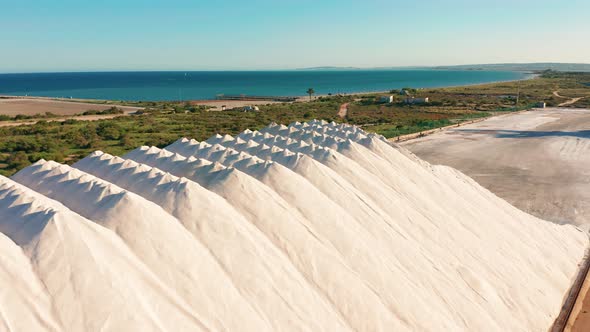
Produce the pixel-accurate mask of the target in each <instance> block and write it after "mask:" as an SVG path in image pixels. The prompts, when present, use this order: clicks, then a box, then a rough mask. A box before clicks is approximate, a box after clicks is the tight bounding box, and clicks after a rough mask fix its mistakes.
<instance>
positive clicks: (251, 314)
mask: <svg viewBox="0 0 590 332" xmlns="http://www.w3.org/2000/svg"><path fill="white" fill-rule="evenodd" d="M15 181H16V182H15ZM25 186H26V187H25ZM587 247H588V236H587V234H585V233H583V232H582V231H580V230H579V229H577V228H576V227H574V226H571V225H557V224H553V223H550V222H547V221H544V220H540V219H538V218H535V217H533V216H530V215H528V214H526V213H524V212H522V211H520V210H518V209H516V208H514V207H513V206H511V205H509V204H508V203H506V202H505V201H504V200H502V199H500V198H498V197H496V196H495V195H494V194H492V193H491V192H489V191H488V190H486V189H484V188H482V187H481V186H479V185H478V184H477V183H475V182H474V181H473V180H471V179H470V178H468V177H466V176H465V175H463V174H462V173H460V172H458V171H456V170H454V169H451V168H448V167H443V166H432V165H430V164H428V163H426V162H424V161H422V160H420V159H418V158H417V157H416V156H414V155H413V154H412V153H410V152H409V151H407V150H405V149H403V148H400V147H398V146H392V145H390V144H389V143H388V142H387V141H386V140H385V139H384V138H383V137H381V136H379V135H375V134H368V133H366V132H364V131H363V130H362V129H360V128H358V127H355V126H350V125H346V124H336V123H327V122H325V121H317V120H313V121H310V122H307V123H298V122H295V123H292V124H290V125H288V126H285V125H277V124H271V125H269V126H268V127H266V128H264V129H262V130H261V131H260V132H258V131H250V130H246V131H244V132H242V133H240V134H239V135H237V136H236V137H232V136H229V135H224V136H222V135H215V136H213V137H211V138H209V139H208V140H207V141H205V142H198V141H195V140H189V139H180V140H178V141H176V142H175V143H174V144H172V145H170V146H168V147H166V148H165V149H158V148H155V147H141V148H138V149H136V150H134V151H132V152H130V153H129V154H127V155H125V156H123V157H122V158H121V157H116V156H111V155H108V154H105V153H102V152H100V151H97V152H95V153H93V154H91V155H89V156H88V157H86V158H84V159H83V160H81V161H79V162H78V163H76V164H75V165H74V167H70V166H65V165H61V164H58V163H55V162H51V161H49V162H48V161H44V160H41V161H39V162H38V163H36V164H34V165H32V166H30V167H27V168H25V169H23V170H21V171H20V172H19V173H17V174H16V175H15V176H14V177H13V178H12V179H7V178H3V177H0V248H1V249H2V250H3V255H2V257H0V283H2V284H1V285H2V286H3V287H2V289H3V291H0V330H14V331H79V330H83V331H102V330H104V331H123V330H141V331H144V330H145V331H152V330H153V331H156V330H158V331H162V330H163V331H197V330H215V331H277V330H283V331H347V330H351V331H352V330H355V331H441V330H444V331H546V330H548V329H549V328H550V326H551V325H552V323H553V321H554V320H555V318H556V317H557V315H558V314H559V311H560V309H561V305H562V302H563V300H564V297H565V296H566V295H567V293H568V291H569V288H570V287H571V285H572V282H573V280H574V278H575V277H576V275H577V273H578V264H579V263H580V262H581V261H582V259H583V256H584V253H585V250H586V249H587ZM4 289H5V290H4Z"/></svg>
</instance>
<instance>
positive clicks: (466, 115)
mask: <svg viewBox="0 0 590 332" xmlns="http://www.w3.org/2000/svg"><path fill="white" fill-rule="evenodd" d="M589 83H590V73H556V72H551V71H548V72H545V73H543V74H542V75H541V77H539V78H535V79H532V80H527V81H521V82H510V83H495V84H486V85H479V86H467V87H456V88H445V89H417V90H415V89H412V91H413V95H414V96H415V97H418V98H420V97H428V98H430V101H431V102H430V103H427V104H422V105H407V104H405V103H403V99H404V96H399V95H396V96H394V98H395V100H394V102H393V103H391V104H381V103H379V102H378V99H379V97H380V96H381V95H382V94H366V95H357V96H352V95H350V96H330V97H320V98H318V99H316V100H313V101H309V102H296V103H282V104H269V105H265V106H260V112H242V109H241V108H239V109H235V110H229V111H223V112H214V111H208V108H207V107H206V106H202V105H195V104H192V103H184V102H182V103H181V102H136V103H127V105H132V106H140V107H145V111H143V112H139V113H140V114H137V115H131V116H119V117H115V118H113V119H106V120H98V121H80V120H76V118H73V119H69V120H66V121H63V122H57V121H47V120H50V119H45V116H48V117H51V115H45V116H44V117H37V118H36V119H39V118H41V121H39V122H37V123H36V124H34V125H22V126H11V127H0V137H2V139H1V140H0V174H3V175H11V174H13V173H14V172H16V171H17V170H19V169H21V168H23V167H25V166H27V165H29V164H30V163H32V162H35V161H37V160H38V159H41V158H44V159H53V160H56V161H59V162H66V163H73V162H75V161H77V160H79V159H80V158H82V157H84V156H86V155H87V154H88V153H90V152H92V151H94V150H103V151H105V152H108V153H111V154H116V155H121V154H124V153H126V152H127V151H130V150H132V149H134V148H136V147H137V146H141V145H154V146H158V147H163V146H166V145H168V144H170V143H172V142H174V141H175V140H177V139H178V138H180V137H183V136H186V137H191V138H195V139H197V140H204V139H207V138H208V137H210V136H211V135H213V134H215V133H227V134H230V135H235V134H238V133H239V132H241V131H243V130H244V129H246V128H250V129H252V130H255V129H261V128H262V127H264V126H266V125H268V124H269V123H270V122H276V123H290V122H293V121H309V120H311V119H323V120H327V121H336V122H348V123H352V124H356V125H359V126H362V127H363V128H364V129H366V130H368V131H373V132H377V133H380V134H382V135H384V136H386V137H395V136H399V135H404V134H410V133H415V132H422V131H426V130H429V129H434V128H438V127H443V126H447V125H453V124H456V123H459V122H461V121H466V120H470V119H474V118H481V117H486V116H490V115H493V114H495V113H497V112H507V111H514V110H519V109H523V108H526V107H528V105H531V104H534V103H536V102H539V101H545V102H547V104H548V105H549V106H555V105H558V104H559V103H562V102H564V101H567V100H568V98H574V97H585V98H584V99H581V100H580V101H578V102H577V103H574V104H573V105H570V106H569V107H590V86H588V84H589ZM517 91H520V102H519V105H516V94H517ZM555 91H557V92H558V95H559V96H562V97H558V96H556V95H554V92H555ZM343 103H350V104H349V106H348V113H347V116H346V118H344V119H341V118H339V117H338V115H337V112H338V109H339V107H340V105H342V104H343ZM103 112H105V111H103ZM106 112H112V113H108V114H120V113H119V110H117V109H114V108H112V109H110V110H107V111H106ZM88 114H94V113H88ZM105 114H106V113H105ZM0 119H1V118H0Z"/></svg>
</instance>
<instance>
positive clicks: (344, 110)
mask: <svg viewBox="0 0 590 332" xmlns="http://www.w3.org/2000/svg"><path fill="white" fill-rule="evenodd" d="M348 105H350V103H344V104H342V105H340V109H338V116H339V117H340V118H342V119H344V118H345V117H346V115H347V114H348Z"/></svg>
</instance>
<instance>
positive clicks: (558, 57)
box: [0, 0, 590, 72]
mask: <svg viewBox="0 0 590 332" xmlns="http://www.w3.org/2000/svg"><path fill="white" fill-rule="evenodd" d="M589 13H590V1H589V0H560V1H548V0H534V1H533V0H510V1H507V0H495V1H492V0H470V1H468V0H447V1H445V0H439V1H436V0H422V1H420V0H405V1H397V0H389V1H386V0H365V1H349V0H338V1H336V0H329V1H321V0H320V1H312V0H299V1H292V0H250V1H238V0H207V1H204V0H192V1H189V0H167V1H159V0H101V1H88V0H52V1H50V0H16V1H15V0H10V1H8V0H0V72H35V71H80V70H91V71H96V70H160V69H161V70H200V69H206V70H215V69H282V68H299V67H313V66H357V67H379V66H412V65H441V64H467V63H501V62H546V61H547V62H586V63H587V62H590V42H589V38H590V16H589Z"/></svg>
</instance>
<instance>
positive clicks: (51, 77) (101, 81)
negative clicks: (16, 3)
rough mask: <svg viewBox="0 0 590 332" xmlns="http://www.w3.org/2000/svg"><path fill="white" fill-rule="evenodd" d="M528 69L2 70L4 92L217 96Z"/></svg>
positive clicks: (513, 75)
mask: <svg viewBox="0 0 590 332" xmlns="http://www.w3.org/2000/svg"><path fill="white" fill-rule="evenodd" d="M527 75H530V74H526V73H522V72H506V71H454V70H433V69H421V70H324V71H322V70H310V71H306V70H301V71H298V70H292V71H217V72H216V71H198V72H196V71H194V72H92V73H37V74H0V95H1V94H3V95H20V96H24V95H29V96H43V97H62V98H70V97H72V98H89V99H110V100H130V101H131V100H133V101H138V100H141V101H148V100H151V101H161V100H196V99H213V98H215V97H216V95H218V94H226V95H232V94H246V95H256V96H302V95H305V94H306V91H307V89H308V88H313V89H314V90H315V91H316V93H318V94H328V93H332V94H337V93H352V92H371V91H385V90H390V89H399V88H403V87H412V88H428V87H443V86H456V85H468V84H477V83H487V82H497V81H509V80H518V79H523V78H525V77H526V76H527Z"/></svg>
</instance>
